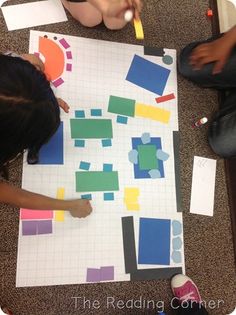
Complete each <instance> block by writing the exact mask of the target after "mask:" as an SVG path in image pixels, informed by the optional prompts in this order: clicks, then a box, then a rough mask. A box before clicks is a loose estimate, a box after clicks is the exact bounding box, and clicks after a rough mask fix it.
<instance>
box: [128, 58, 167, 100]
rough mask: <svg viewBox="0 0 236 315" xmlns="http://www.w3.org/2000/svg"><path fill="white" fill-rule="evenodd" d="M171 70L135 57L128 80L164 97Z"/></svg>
mask: <svg viewBox="0 0 236 315" xmlns="http://www.w3.org/2000/svg"><path fill="white" fill-rule="evenodd" d="M169 74H170V70H169V69H167V68H164V67H162V66H160V65H158V64H156V63H153V62H151V61H149V60H147V59H144V58H142V57H140V56H137V55H134V58H133V61H132V63H131V66H130V68H129V71H128V74H127V77H126V80H127V81H130V82H131V83H133V84H136V85H138V86H140V87H142V88H144V89H145V90H148V91H150V92H153V93H155V94H158V95H162V94H163V92H164V89H165V87H166V83H167V80H168V78H169Z"/></svg>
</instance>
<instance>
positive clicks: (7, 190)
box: [0, 182, 92, 218]
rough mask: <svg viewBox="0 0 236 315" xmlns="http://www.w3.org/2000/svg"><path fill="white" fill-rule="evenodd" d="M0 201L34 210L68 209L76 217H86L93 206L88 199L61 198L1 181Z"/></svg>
mask: <svg viewBox="0 0 236 315" xmlns="http://www.w3.org/2000/svg"><path fill="white" fill-rule="evenodd" d="M0 202H3V203H8V204H11V205H14V206H17V207H19V208H25V209H34V210H68V211H70V212H71V215H72V216H74V217H79V218H84V217H86V216H88V215H89V214H90V213H91V211H92V207H91V204H90V202H89V201H88V200H84V199H75V200H59V199H53V198H50V197H46V196H43V195H39V194H36V193H32V192H29V191H27V190H23V189H21V188H18V187H14V186H12V185H9V184H8V183H6V182H0Z"/></svg>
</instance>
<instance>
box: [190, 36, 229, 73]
mask: <svg viewBox="0 0 236 315" xmlns="http://www.w3.org/2000/svg"><path fill="white" fill-rule="evenodd" d="M231 50H232V47H231V46H230V45H227V42H226V41H225V39H224V38H223V37H222V38H219V39H217V40H215V41H213V42H210V43H206V44H202V45H199V46H198V47H197V48H195V49H194V50H193V52H192V55H191V57H190V64H191V65H192V66H193V68H194V70H200V69H201V68H202V67H203V66H204V65H205V64H208V63H211V62H215V64H214V67H213V71H212V74H217V73H220V72H221V71H222V69H223V68H224V65H225V64H226V62H227V60H228V58H229V56H230V53H231Z"/></svg>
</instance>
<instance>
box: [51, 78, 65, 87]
mask: <svg viewBox="0 0 236 315" xmlns="http://www.w3.org/2000/svg"><path fill="white" fill-rule="evenodd" d="M63 83H64V80H63V79H62V78H59V79H57V80H55V81H53V82H52V84H53V85H54V86H55V87H58V86H60V85H61V84H63Z"/></svg>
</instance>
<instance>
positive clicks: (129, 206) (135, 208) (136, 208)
mask: <svg viewBox="0 0 236 315" xmlns="http://www.w3.org/2000/svg"><path fill="white" fill-rule="evenodd" d="M126 207H127V210H129V211H139V210H140V206H139V204H138V203H129V204H126Z"/></svg>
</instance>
